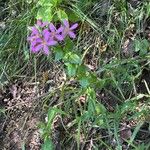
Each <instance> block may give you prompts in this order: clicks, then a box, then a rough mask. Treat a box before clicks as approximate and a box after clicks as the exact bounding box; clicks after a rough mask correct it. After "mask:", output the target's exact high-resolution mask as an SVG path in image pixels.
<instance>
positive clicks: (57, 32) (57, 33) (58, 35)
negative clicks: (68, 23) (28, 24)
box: [49, 23, 64, 41]
mask: <svg viewBox="0 0 150 150" xmlns="http://www.w3.org/2000/svg"><path fill="white" fill-rule="evenodd" d="M49 29H50V31H51V32H50V36H51V37H52V38H53V39H57V40H58V41H62V40H63V39H64V37H63V35H62V32H63V30H64V28H63V27H62V26H61V27H59V28H58V29H56V27H55V26H54V24H53V23H50V25H49Z"/></svg>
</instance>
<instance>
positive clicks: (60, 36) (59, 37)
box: [55, 34, 64, 41]
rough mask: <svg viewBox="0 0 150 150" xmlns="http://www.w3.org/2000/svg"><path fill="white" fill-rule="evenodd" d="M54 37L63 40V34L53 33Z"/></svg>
mask: <svg viewBox="0 0 150 150" xmlns="http://www.w3.org/2000/svg"><path fill="white" fill-rule="evenodd" d="M55 37H56V39H57V40H59V41H62V40H64V36H63V35H59V34H57V35H55Z"/></svg>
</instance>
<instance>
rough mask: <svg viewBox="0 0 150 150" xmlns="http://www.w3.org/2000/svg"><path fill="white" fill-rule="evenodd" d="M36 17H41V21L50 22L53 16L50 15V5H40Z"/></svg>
mask: <svg viewBox="0 0 150 150" xmlns="http://www.w3.org/2000/svg"><path fill="white" fill-rule="evenodd" d="M36 18H37V19H42V20H43V21H48V22H50V21H51V20H52V18H53V16H52V7H47V6H45V7H41V8H40V9H39V10H38V13H37V17H36Z"/></svg>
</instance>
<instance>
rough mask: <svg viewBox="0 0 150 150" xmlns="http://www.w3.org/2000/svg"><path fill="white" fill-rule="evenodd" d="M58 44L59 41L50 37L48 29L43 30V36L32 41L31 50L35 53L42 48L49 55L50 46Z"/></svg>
mask: <svg viewBox="0 0 150 150" xmlns="http://www.w3.org/2000/svg"><path fill="white" fill-rule="evenodd" d="M56 44H57V41H54V40H53V39H52V38H51V37H50V33H49V32H48V30H47V29H45V30H43V31H42V37H39V38H37V39H35V40H34V41H33V42H32V43H31V51H32V52H34V53H37V52H39V51H40V50H41V49H42V50H43V53H44V54H46V55H48V54H49V46H54V45H56Z"/></svg>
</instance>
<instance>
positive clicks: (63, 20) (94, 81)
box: [28, 0, 105, 145]
mask: <svg viewBox="0 0 150 150" xmlns="http://www.w3.org/2000/svg"><path fill="white" fill-rule="evenodd" d="M54 1H55V3H53V2H54ZM39 2H40V3H39V4H40V5H43V7H42V8H41V9H40V10H39V12H38V15H37V16H38V17H37V18H38V20H37V23H36V24H35V26H33V27H31V34H30V35H29V37H28V41H29V43H30V51H31V52H32V53H43V54H45V55H46V56H49V54H50V51H53V52H54V54H55V60H62V61H63V62H64V64H65V67H66V70H67V76H68V78H70V77H73V78H74V79H75V80H77V81H78V82H79V84H80V85H81V93H82V94H83V95H87V100H88V111H87V112H84V113H83V116H81V120H82V121H84V119H83V118H86V119H88V120H90V119H92V120H93V117H92V116H94V115H95V114H96V112H97V111H99V109H100V110H101V109H102V108H103V107H102V106H101V104H99V103H97V102H96V93H95V90H94V88H95V86H96V85H100V84H101V85H103V82H104V81H103V80H100V79H98V78H97V77H96V75H95V74H94V73H92V72H91V71H89V70H88V68H87V67H86V66H85V65H84V63H83V62H82V58H83V56H82V55H80V54H77V53H76V51H74V50H73V49H74V43H73V41H74V39H75V38H76V37H77V35H76V32H77V28H78V27H79V25H78V23H74V24H71V23H70V21H69V18H68V15H67V14H66V13H65V11H63V10H61V9H58V8H57V9H58V11H57V9H55V8H56V7H57V4H59V3H60V1H57V0H53V2H52V3H51V5H50V3H49V2H48V1H47V0H45V1H44V0H40V1H39ZM47 7H49V8H50V9H51V11H50V12H53V11H54V10H55V11H56V13H55V12H54V14H53V15H52V14H50V13H48V14H45V13H44V12H43V13H41V12H40V11H42V9H47ZM45 12H46V11H45ZM48 12H49V11H48ZM39 14H40V15H39ZM55 14H57V15H58V18H59V22H58V20H57V21H54V20H55V19H52V16H55ZM48 15H51V16H50V17H46V18H44V17H45V16H48ZM48 18H49V19H48ZM53 22H55V24H54V23H53ZM51 109H53V108H51ZM104 112H105V111H104ZM56 114H57V112H56V113H54V114H53V113H52V114H49V116H53V118H54V117H55V115H56ZM42 128H43V127H42ZM49 128H51V127H49ZM46 134H48V135H47V136H45V137H44V144H45V145H46V144H47V141H51V139H50V138H49V133H46ZM49 143H51V142H49Z"/></svg>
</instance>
